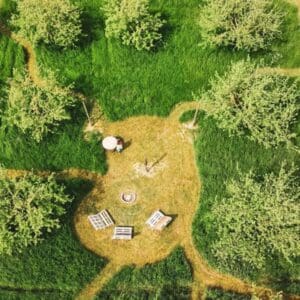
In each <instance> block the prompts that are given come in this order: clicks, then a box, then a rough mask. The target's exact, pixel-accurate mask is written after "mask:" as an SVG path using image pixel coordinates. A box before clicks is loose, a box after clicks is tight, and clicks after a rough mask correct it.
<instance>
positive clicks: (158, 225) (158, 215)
mask: <svg viewBox="0 0 300 300" xmlns="http://www.w3.org/2000/svg"><path fill="white" fill-rule="evenodd" d="M171 221H172V218H171V217H169V216H166V215H164V214H163V213H162V212H161V211H160V210H157V211H155V212H154V213H153V214H152V215H151V216H150V218H149V219H148V220H147V222H146V224H147V225H149V226H150V228H152V229H155V230H162V229H164V228H165V227H166V226H167V225H168V224H169V223H170V222H171Z"/></svg>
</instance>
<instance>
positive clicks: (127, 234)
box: [112, 226, 133, 240]
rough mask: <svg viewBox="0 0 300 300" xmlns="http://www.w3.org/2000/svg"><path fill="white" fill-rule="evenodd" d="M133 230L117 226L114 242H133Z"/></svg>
mask: <svg viewBox="0 0 300 300" xmlns="http://www.w3.org/2000/svg"><path fill="white" fill-rule="evenodd" d="M132 235H133V228H132V227H129V226H116V227H115V230H114V235H113V237H112V239H113V240H131V239H132Z"/></svg>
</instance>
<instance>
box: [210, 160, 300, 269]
mask: <svg viewBox="0 0 300 300" xmlns="http://www.w3.org/2000/svg"><path fill="white" fill-rule="evenodd" d="M287 169H288V170H287ZM238 173H239V174H238V176H239V178H238V179H237V180H231V181H228V182H226V192H227V195H228V196H227V197H226V198H225V199H222V200H221V201H220V203H217V204H216V205H214V206H213V208H212V218H213V219H215V220H216V222H215V223H216V224H217V227H218V228H217V232H216V234H217V235H218V240H217V241H216V242H215V243H214V244H213V245H212V249H211V251H212V252H213V253H214V256H215V258H216V260H217V261H218V263H219V264H220V265H221V266H224V268H226V269H228V270H235V269H238V268H239V267H242V268H244V269H246V268H248V269H251V268H253V269H256V270H259V269H261V268H265V265H266V263H267V260H268V257H269V256H270V255H271V256H273V255H275V256H278V257H280V258H281V260H282V261H285V264H286V265H288V264H292V262H293V260H295V258H296V257H297V255H298V254H299V253H300V239H299V236H300V232H299V228H298V225H299V222H298V218H299V213H300V211H299V209H300V207H299V195H300V186H299V184H297V179H298V178H297V177H296V176H295V173H296V170H295V168H293V167H291V166H287V165H285V164H284V165H282V166H281V169H280V171H279V174H278V175H275V174H273V173H271V174H265V175H264V176H263V179H261V178H260V179H259V181H258V178H257V176H256V175H255V174H253V171H250V172H249V173H248V174H243V173H241V172H238ZM224 216H225V217H224Z"/></svg>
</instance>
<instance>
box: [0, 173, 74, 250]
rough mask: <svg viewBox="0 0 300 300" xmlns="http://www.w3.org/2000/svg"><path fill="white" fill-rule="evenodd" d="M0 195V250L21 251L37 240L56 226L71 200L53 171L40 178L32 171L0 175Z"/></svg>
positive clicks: (58, 225) (57, 226)
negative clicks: (16, 176) (14, 174)
mask: <svg viewBox="0 0 300 300" xmlns="http://www.w3.org/2000/svg"><path fill="white" fill-rule="evenodd" d="M3 172H4V171H3ZM1 173H2V171H1ZM1 175H2V176H5V173H3V174H1ZM0 197H1V203H0V228H1V229H0V253H1V254H3V253H4V254H12V253H15V252H16V251H17V252H22V251H23V250H24V248H26V247H28V246H31V245H36V244H37V243H38V242H40V241H41V240H42V234H43V233H44V232H51V231H53V229H55V228H59V227H60V224H59V217H61V215H63V214H64V213H65V210H64V208H63V206H64V204H66V203H67V202H70V201H71V198H69V196H68V195H66V194H65V191H64V186H61V185H59V184H57V183H56V181H55V179H54V177H53V176H52V175H50V176H49V177H47V178H41V177H39V176H36V175H34V174H33V173H28V174H27V175H25V176H22V177H18V178H13V179H7V178H5V177H4V178H1V180H0Z"/></svg>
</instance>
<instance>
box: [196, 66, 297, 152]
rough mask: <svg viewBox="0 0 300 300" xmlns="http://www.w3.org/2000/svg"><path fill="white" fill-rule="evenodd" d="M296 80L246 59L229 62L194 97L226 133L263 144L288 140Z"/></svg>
mask: <svg viewBox="0 0 300 300" xmlns="http://www.w3.org/2000/svg"><path fill="white" fill-rule="evenodd" d="M299 96H300V91H299V89H298V86H297V83H295V82H294V83H291V81H290V79H289V78H288V77H285V76H281V75H278V74H276V73H275V72H273V73H268V74H267V73H263V72H260V71H259V70H258V69H257V68H256V65H255V64H253V63H251V62H250V61H249V60H247V61H245V60H243V61H239V62H237V63H234V64H232V66H231V68H230V70H229V71H228V73H227V74H225V75H224V76H219V75H217V76H216V78H215V79H213V80H212V81H211V89H210V90H209V91H208V92H206V93H204V94H202V95H197V96H196V98H197V99H199V101H201V103H202V104H203V107H207V109H206V111H207V114H208V115H211V116H213V117H214V118H215V119H216V120H217V123H218V126H219V127H220V128H222V129H226V130H228V131H229V133H230V134H237V135H241V134H245V133H249V135H248V136H249V137H250V139H252V140H254V141H257V142H258V143H261V144H263V145H264V146H265V147H270V146H278V145H279V144H280V143H283V142H285V143H289V144H290V143H291V140H292V139H293V138H294V137H295V134H294V133H291V132H290V126H291V124H292V123H293V122H294V121H295V119H296V116H297V113H298V111H299V104H297V100H298V99H299Z"/></svg>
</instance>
